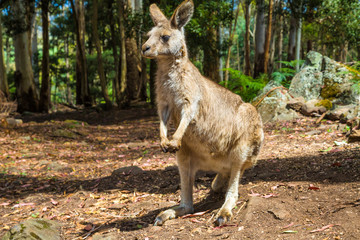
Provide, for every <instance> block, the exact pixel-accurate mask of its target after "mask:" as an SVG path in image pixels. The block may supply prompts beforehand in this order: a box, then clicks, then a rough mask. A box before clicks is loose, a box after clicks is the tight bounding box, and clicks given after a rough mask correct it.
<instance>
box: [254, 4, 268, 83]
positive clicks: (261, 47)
mask: <svg viewBox="0 0 360 240" xmlns="http://www.w3.org/2000/svg"><path fill="white" fill-rule="evenodd" d="M256 10H257V13H256V30H255V60H254V61H255V62H254V78H256V77H258V76H259V75H260V73H263V72H264V70H265V69H264V59H265V28H266V24H265V21H264V0H257V1H256Z"/></svg>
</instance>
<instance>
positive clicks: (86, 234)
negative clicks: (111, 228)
mask: <svg viewBox="0 0 360 240" xmlns="http://www.w3.org/2000/svg"><path fill="white" fill-rule="evenodd" d="M113 220H114V219H110V220H108V221H106V222H105V223H103V224H101V225H99V226H98V227H95V225H94V226H93V228H92V229H91V230H90V231H89V232H88V233H85V234H83V235H82V236H84V235H85V236H84V237H82V239H86V238H88V237H89V236H90V235H91V234H93V233H94V232H95V231H97V230H98V229H100V228H101V227H103V226H104V225H106V224H108V223H109V222H111V221H113Z"/></svg>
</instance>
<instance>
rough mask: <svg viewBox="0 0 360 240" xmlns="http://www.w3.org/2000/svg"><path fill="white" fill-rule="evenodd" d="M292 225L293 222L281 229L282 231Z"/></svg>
mask: <svg viewBox="0 0 360 240" xmlns="http://www.w3.org/2000/svg"><path fill="white" fill-rule="evenodd" d="M293 225H294V222H292V223H290V224H289V225H286V226H285V227H282V229H285V228H289V227H291V226H293Z"/></svg>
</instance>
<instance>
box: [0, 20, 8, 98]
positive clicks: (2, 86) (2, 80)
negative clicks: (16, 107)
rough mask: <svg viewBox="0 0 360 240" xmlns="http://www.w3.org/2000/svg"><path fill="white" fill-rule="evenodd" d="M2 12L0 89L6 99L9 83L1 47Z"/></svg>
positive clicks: (0, 41)
mask: <svg viewBox="0 0 360 240" xmlns="http://www.w3.org/2000/svg"><path fill="white" fill-rule="evenodd" d="M1 17H2V14H1V13H0V91H1V92H2V94H4V97H5V98H6V99H9V97H10V93H9V85H8V80H7V75H6V68H5V63H4V47H3V35H2V22H1Z"/></svg>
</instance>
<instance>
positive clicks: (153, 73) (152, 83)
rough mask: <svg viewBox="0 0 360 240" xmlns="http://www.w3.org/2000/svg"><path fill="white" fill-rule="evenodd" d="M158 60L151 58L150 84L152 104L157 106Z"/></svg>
mask: <svg viewBox="0 0 360 240" xmlns="http://www.w3.org/2000/svg"><path fill="white" fill-rule="evenodd" d="M156 69H157V66H156V62H155V60H153V59H151V60H150V79H149V85H150V101H151V105H153V106H155V98H156V96H155V77H156Z"/></svg>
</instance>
